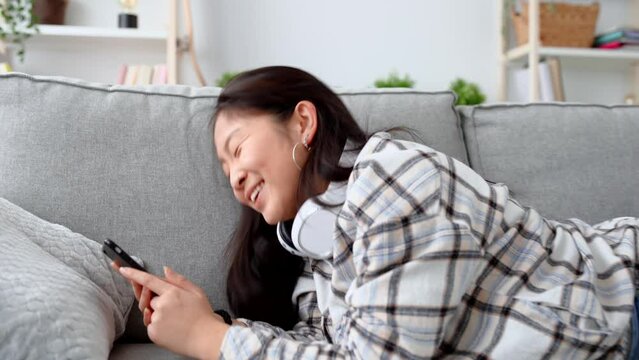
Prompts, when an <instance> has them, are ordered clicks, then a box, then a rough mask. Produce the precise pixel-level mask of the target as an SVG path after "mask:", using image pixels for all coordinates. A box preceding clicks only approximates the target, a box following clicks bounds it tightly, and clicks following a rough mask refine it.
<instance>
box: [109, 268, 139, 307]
mask: <svg viewBox="0 0 639 360" xmlns="http://www.w3.org/2000/svg"><path fill="white" fill-rule="evenodd" d="M109 265H111V268H112V269H113V270H115V271H117V272H118V273H119V272H120V264H118V263H117V262H115V261H111V263H110V264H109ZM129 283H131V287H132V288H133V294H134V295H135V300H137V301H140V295H141V293H142V285H140V284H138V283H136V282H135V281H133V280H129Z"/></svg>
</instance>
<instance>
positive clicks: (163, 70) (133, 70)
mask: <svg viewBox="0 0 639 360" xmlns="http://www.w3.org/2000/svg"><path fill="white" fill-rule="evenodd" d="M167 79H168V74H167V67H166V65H165V64H157V65H153V66H151V65H145V64H137V65H126V64H122V65H120V68H119V69H118V78H117V83H118V84H120V85H151V84H153V85H162V84H166V83H167Z"/></svg>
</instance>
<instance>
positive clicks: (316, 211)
mask: <svg viewBox="0 0 639 360" xmlns="http://www.w3.org/2000/svg"><path fill="white" fill-rule="evenodd" d="M336 220H337V213H336V212H333V211H331V210H329V209H327V208H323V207H321V206H319V205H318V204H316V203H315V202H313V201H307V202H305V203H304V204H303V205H302V207H300V210H299V211H298V214H297V216H296V217H295V220H294V221H293V228H292V229H291V240H292V242H293V245H294V246H295V249H297V250H298V251H299V252H301V253H303V254H304V255H305V256H307V257H310V258H313V259H327V258H330V257H331V256H332V255H333V232H334V230H335V221H336Z"/></svg>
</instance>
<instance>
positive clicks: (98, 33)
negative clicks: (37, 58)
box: [34, 25, 167, 40]
mask: <svg viewBox="0 0 639 360" xmlns="http://www.w3.org/2000/svg"><path fill="white" fill-rule="evenodd" d="M38 28H40V32H39V33H36V34H34V36H37V37H39V36H47V37H48V36H51V37H84V38H110V39H134V40H166V37H167V32H166V31H149V30H139V29H120V28H101V27H91V26H74V25H38Z"/></svg>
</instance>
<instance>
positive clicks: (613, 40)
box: [593, 27, 639, 49]
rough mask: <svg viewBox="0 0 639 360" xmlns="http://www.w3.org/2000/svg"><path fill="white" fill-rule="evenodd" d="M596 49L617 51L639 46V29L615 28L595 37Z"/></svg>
mask: <svg viewBox="0 0 639 360" xmlns="http://www.w3.org/2000/svg"><path fill="white" fill-rule="evenodd" d="M593 46H594V47H596V48H601V49H617V48H620V47H624V46H639V28H630V27H623V28H615V29H613V30H610V31H606V32H605V33H602V34H599V35H597V36H596V37H595V43H594V44H593Z"/></svg>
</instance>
